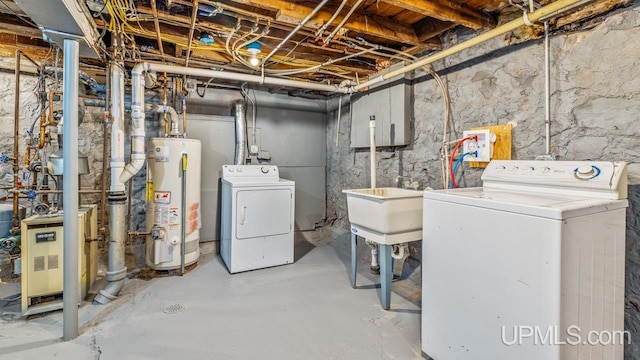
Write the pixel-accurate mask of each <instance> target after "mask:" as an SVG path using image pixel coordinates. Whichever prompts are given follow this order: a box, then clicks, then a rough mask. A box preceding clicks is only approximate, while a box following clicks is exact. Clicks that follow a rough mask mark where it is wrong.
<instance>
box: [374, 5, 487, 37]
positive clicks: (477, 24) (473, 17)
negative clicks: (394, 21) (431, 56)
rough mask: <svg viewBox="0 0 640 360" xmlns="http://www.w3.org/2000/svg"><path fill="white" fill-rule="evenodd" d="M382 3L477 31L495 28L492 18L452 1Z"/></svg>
mask: <svg viewBox="0 0 640 360" xmlns="http://www.w3.org/2000/svg"><path fill="white" fill-rule="evenodd" d="M382 1H383V2H385V3H387V4H391V5H394V6H398V7H401V8H403V9H407V10H410V11H413V12H417V13H419V14H422V15H426V16H429V17H432V18H435V19H439V20H442V21H450V22H455V23H458V24H460V25H464V26H466V27H468V28H472V29H475V30H479V29H482V28H489V27H493V26H494V21H493V19H492V18H491V17H490V16H488V15H486V14H484V13H482V12H480V11H478V10H475V9H472V8H470V7H467V6H465V5H463V2H458V1H450V0H382Z"/></svg>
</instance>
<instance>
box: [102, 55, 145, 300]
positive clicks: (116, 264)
mask: <svg viewBox="0 0 640 360" xmlns="http://www.w3.org/2000/svg"><path fill="white" fill-rule="evenodd" d="M109 68H110V70H111V73H110V82H111V117H112V119H113V122H112V125H111V134H112V135H111V187H110V189H109V196H108V198H107V201H108V203H109V263H108V268H107V273H106V278H107V281H109V283H108V284H107V287H106V288H104V289H103V290H100V292H99V293H98V295H96V297H95V299H94V301H95V302H97V303H99V304H107V303H109V302H110V301H112V300H115V299H116V298H117V296H118V294H119V293H120V290H122V287H123V286H124V278H125V276H126V275H127V268H126V266H125V258H124V243H125V239H126V238H127V227H126V223H125V219H126V214H127V206H126V204H127V195H126V194H125V191H124V190H125V186H124V182H123V181H120V178H121V175H122V174H123V171H124V168H125V161H124V139H125V137H124V72H123V70H122V65H121V64H112V65H111V66H110V67H109ZM143 141H144V140H143ZM143 145H144V144H143Z"/></svg>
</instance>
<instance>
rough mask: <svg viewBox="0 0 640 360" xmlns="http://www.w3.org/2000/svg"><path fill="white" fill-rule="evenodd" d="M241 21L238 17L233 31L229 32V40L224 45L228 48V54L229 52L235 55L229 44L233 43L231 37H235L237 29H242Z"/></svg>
mask: <svg viewBox="0 0 640 360" xmlns="http://www.w3.org/2000/svg"><path fill="white" fill-rule="evenodd" d="M240 21H241V20H240V18H238V23H237V24H236V26H235V27H234V28H233V29H231V32H230V33H229V36H227V41H226V42H225V45H224V48H225V49H226V50H227V54H229V55H230V56H232V57H233V52H232V51H231V48H229V44H230V43H231V38H233V35H234V34H235V33H236V31H238V30H239V29H240Z"/></svg>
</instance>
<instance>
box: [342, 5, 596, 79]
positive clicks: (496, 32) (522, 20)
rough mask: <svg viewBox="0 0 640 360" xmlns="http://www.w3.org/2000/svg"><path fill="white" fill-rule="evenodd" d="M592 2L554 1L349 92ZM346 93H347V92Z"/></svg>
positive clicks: (377, 77)
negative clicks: (528, 23)
mask: <svg viewBox="0 0 640 360" xmlns="http://www.w3.org/2000/svg"><path fill="white" fill-rule="evenodd" d="M591 1H593V0H558V1H554V2H552V3H551V4H549V5H546V6H544V7H541V8H540V9H538V10H536V11H534V12H532V13H525V14H524V16H522V17H519V18H517V19H515V20H512V21H510V22H508V23H506V24H504V25H501V26H498V27H496V28H494V29H492V30H489V31H487V32H485V33H482V34H480V35H478V36H476V37H473V38H471V39H469V40H467V41H464V42H461V43H459V44H456V45H454V46H452V47H450V48H448V49H445V50H442V51H440V52H437V53H435V54H433V55H431V56H427V57H425V58H422V59H420V60H418V61H416V62H414V63H412V64H409V65H407V66H404V67H401V68H399V69H396V70H394V71H390V72H388V73H386V74H384V75H380V76H376V77H374V78H373V79H371V80H369V81H366V82H364V83H362V84H359V85H356V86H354V87H352V89H351V91H352V92H356V91H361V90H366V89H367V88H368V87H370V86H372V85H375V84H377V83H380V82H383V81H385V80H388V79H391V78H394V77H396V76H399V75H403V74H405V73H408V72H409V71H413V70H416V69H418V68H421V67H423V66H426V65H429V64H431V63H434V62H436V61H438V60H442V59H444V58H446V57H448V56H451V55H454V54H457V53H459V52H461V51H463V50H466V49H468V48H470V47H472V46H475V45H478V44H481V43H483V42H485V41H488V40H491V39H493V38H495V37H498V36H500V35H504V34H506V33H508V32H510V31H513V30H515V29H517V28H519V27H521V26H524V25H526V22H527V21H528V22H531V23H534V22H537V21H545V20H547V19H549V18H551V17H553V16H556V15H559V14H561V13H563V12H565V11H569V10H571V9H574V8H576V7H578V6H581V5H584V4H587V3H589V2H591ZM347 92H348V91H347Z"/></svg>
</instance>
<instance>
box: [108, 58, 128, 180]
mask: <svg viewBox="0 0 640 360" xmlns="http://www.w3.org/2000/svg"><path fill="white" fill-rule="evenodd" d="M110 69H111V79H110V81H111V109H110V112H111V119H112V124H111V187H110V189H109V190H110V191H112V192H124V190H125V187H124V182H121V181H120V180H119V179H120V175H121V174H122V170H123V169H124V164H125V162H124V143H125V136H124V72H123V70H122V67H121V66H120V65H118V64H115V63H114V64H112V65H111V66H110Z"/></svg>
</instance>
